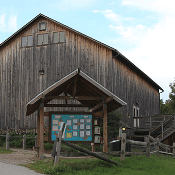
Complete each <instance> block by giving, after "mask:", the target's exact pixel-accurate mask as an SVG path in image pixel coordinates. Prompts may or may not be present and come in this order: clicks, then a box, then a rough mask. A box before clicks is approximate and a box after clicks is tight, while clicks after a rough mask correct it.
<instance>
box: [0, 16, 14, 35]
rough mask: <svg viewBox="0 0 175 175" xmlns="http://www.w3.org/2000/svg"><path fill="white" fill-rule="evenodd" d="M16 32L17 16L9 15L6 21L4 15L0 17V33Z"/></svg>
mask: <svg viewBox="0 0 175 175" xmlns="http://www.w3.org/2000/svg"><path fill="white" fill-rule="evenodd" d="M16 30H17V16H16V15H11V16H9V18H8V19H6V14H3V15H0V31H2V32H15V31H16Z"/></svg>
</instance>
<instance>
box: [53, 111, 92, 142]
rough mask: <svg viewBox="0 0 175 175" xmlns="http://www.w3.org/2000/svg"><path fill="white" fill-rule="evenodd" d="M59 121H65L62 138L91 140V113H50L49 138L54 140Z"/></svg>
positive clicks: (67, 139)
mask: <svg viewBox="0 0 175 175" xmlns="http://www.w3.org/2000/svg"><path fill="white" fill-rule="evenodd" d="M61 122H65V123H66V128H65V132H64V138H63V139H64V140H66V141H92V128H93V127H92V115H83V114H82V115H80V114H75V115H74V114H51V140H52V141H55V139H56V135H57V134H58V132H59V129H60V126H61Z"/></svg>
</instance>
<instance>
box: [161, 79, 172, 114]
mask: <svg viewBox="0 0 175 175" xmlns="http://www.w3.org/2000/svg"><path fill="white" fill-rule="evenodd" d="M169 87H170V89H171V92H170V93H169V99H168V100H166V101H165V103H164V102H163V100H162V99H161V100H160V110H161V114H173V113H175V80H174V82H173V83H170V85H169Z"/></svg>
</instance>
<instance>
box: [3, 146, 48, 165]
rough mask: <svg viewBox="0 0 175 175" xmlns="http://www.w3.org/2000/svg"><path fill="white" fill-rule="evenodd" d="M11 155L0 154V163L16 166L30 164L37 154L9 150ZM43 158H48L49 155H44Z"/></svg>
mask: <svg viewBox="0 0 175 175" xmlns="http://www.w3.org/2000/svg"><path fill="white" fill-rule="evenodd" d="M11 150H12V151H13V152H12V153H11V154H0V161H1V162H4V163H8V164H13V165H18V164H27V163H32V162H34V161H35V160H37V157H36V155H37V152H36V151H33V150H23V149H11ZM44 156H45V157H50V158H51V154H44Z"/></svg>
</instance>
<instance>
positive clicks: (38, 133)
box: [37, 110, 40, 147]
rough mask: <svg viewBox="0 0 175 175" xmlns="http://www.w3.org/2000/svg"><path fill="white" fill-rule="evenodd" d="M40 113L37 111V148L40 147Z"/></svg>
mask: <svg viewBox="0 0 175 175" xmlns="http://www.w3.org/2000/svg"><path fill="white" fill-rule="evenodd" d="M39 114H40V112H39V110H38V115H37V146H38V147H39V145H40V116H39Z"/></svg>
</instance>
